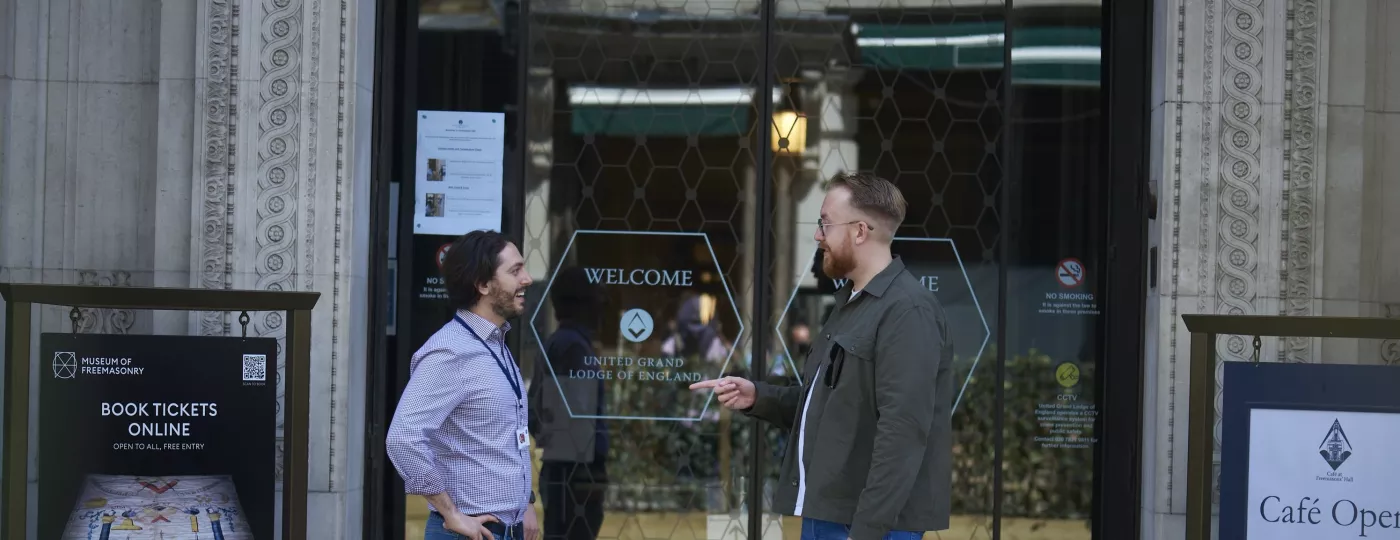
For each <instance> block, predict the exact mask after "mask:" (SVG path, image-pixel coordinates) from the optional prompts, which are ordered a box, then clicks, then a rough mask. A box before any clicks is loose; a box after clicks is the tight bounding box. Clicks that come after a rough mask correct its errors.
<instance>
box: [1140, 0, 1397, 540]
mask: <svg viewBox="0 0 1400 540" xmlns="http://www.w3.org/2000/svg"><path fill="white" fill-rule="evenodd" d="M1156 8H1157V13H1156V16H1155V19H1156V25H1155V42H1156V46H1155V48H1154V79H1155V83H1154V96H1153V102H1152V110H1153V115H1152V135H1153V149H1152V150H1153V155H1152V158H1153V162H1152V167H1151V174H1152V175H1153V177H1152V181H1153V182H1154V183H1155V184H1156V186H1155V189H1156V192H1157V193H1160V194H1162V196H1161V197H1160V198H1159V201H1160V202H1159V204H1160V205H1161V207H1160V208H1159V209H1158V216H1160V217H1159V218H1158V220H1157V222H1154V223H1152V224H1151V227H1150V239H1149V241H1150V242H1151V243H1152V245H1153V246H1155V247H1157V248H1158V253H1159V257H1158V260H1157V261H1156V262H1157V264H1158V266H1159V268H1160V272H1159V279H1158V280H1157V282H1156V283H1154V284H1152V285H1153V288H1152V289H1150V293H1151V296H1150V297H1149V300H1148V303H1149V311H1148V325H1149V327H1148V328H1147V333H1148V343H1147V347H1146V351H1147V352H1146V362H1147V381H1146V384H1145V387H1146V393H1145V400H1144V401H1145V402H1144V406H1143V410H1144V414H1145V418H1144V422H1145V424H1144V433H1145V436H1144V439H1145V440H1144V446H1143V448H1144V463H1143V470H1144V502H1145V506H1146V508H1145V510H1144V513H1145V515H1144V520H1143V527H1144V534H1143V537H1144V538H1175V537H1180V535H1181V534H1182V531H1183V528H1184V519H1185V515H1184V514H1185V502H1186V500H1185V499H1186V494H1185V488H1186V479H1185V472H1186V446H1185V443H1186V430H1187V424H1186V414H1185V413H1186V409H1187V403H1186V399H1187V396H1188V395H1189V392H1190V388H1189V386H1188V384H1187V381H1188V375H1189V374H1188V372H1187V370H1188V366H1189V363H1188V359H1189V335H1188V334H1187V331H1186V328H1185V326H1184V325H1182V323H1181V315H1183V314H1190V313H1217V314H1258V315H1288V316H1316V315H1340V316H1387V315H1388V316H1400V307H1397V308H1395V309H1390V308H1391V306H1397V305H1400V277H1396V276H1397V274H1396V273H1395V272H1394V270H1393V269H1394V268H1396V265H1397V264H1400V237H1397V236H1396V235H1394V234H1392V233H1391V232H1390V231H1395V230H1400V218H1396V217H1394V216H1393V215H1391V214H1394V212H1393V211H1392V212H1387V210H1388V209H1393V208H1395V207H1396V205H1397V204H1400V157H1397V153H1396V152H1394V151H1393V148H1394V147H1395V144H1394V141H1396V140H1400V122H1396V121H1393V120H1390V118H1393V117H1394V116H1395V115H1394V113H1393V112H1392V111H1394V110H1395V107H1396V106H1397V105H1400V75H1397V70H1394V69H1389V70H1387V69H1386V68H1387V67H1388V66H1387V64H1390V65H1393V64H1394V62H1393V61H1390V60H1389V58H1390V57H1392V56H1393V55H1389V54H1387V53H1388V51H1391V50H1394V49H1395V47H1396V46H1397V45H1400V39H1397V38H1395V37H1392V36H1394V35H1396V34H1397V32H1396V30H1400V7H1396V6H1394V5H1392V3H1390V2H1387V1H1385V0H1360V1H1350V0H1346V1H1343V0H1202V1H1200V2H1196V1H1194V0H1192V1H1187V0H1166V1H1159V2H1158V3H1157V4H1156ZM1251 341H1252V339H1251V337H1250V336H1222V337H1221V338H1220V342H1219V343H1218V346H1219V351H1220V355H1221V360H1226V361H1242V360H1248V359H1250V358H1251V357H1252V356H1253V355H1254V350H1253V347H1252V344H1251ZM1259 354H1260V358H1261V360H1263V361H1285V362H1326V363H1358V362H1378V361H1386V360H1388V359H1390V358H1392V357H1393V358H1396V359H1397V360H1400V345H1395V344H1394V343H1365V342H1359V341H1357V340H1314V339H1306V338H1284V339H1279V338H1264V339H1263V347H1262V350H1261V351H1260V352H1259ZM1388 355H1389V356H1388ZM1218 377H1219V374H1218V373H1217V385H1218V384H1219V379H1218ZM1219 399H1220V392H1218V391H1217V393H1216V403H1217V406H1219ZM1215 427H1216V437H1217V450H1218V441H1219V440H1220V437H1221V435H1222V434H1221V433H1220V423H1219V420H1218V418H1217V421H1216V426H1215Z"/></svg>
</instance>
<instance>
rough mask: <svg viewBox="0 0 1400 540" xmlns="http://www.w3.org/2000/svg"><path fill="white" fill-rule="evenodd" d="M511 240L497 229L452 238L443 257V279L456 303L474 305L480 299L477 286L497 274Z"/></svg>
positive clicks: (451, 299) (453, 303)
mask: <svg viewBox="0 0 1400 540" xmlns="http://www.w3.org/2000/svg"><path fill="white" fill-rule="evenodd" d="M510 243H511V241H510V239H509V238H507V237H506V235H504V234H501V233H498V232H496V231H472V232H469V233H467V234H464V235H462V237H461V238H458V239H457V240H455V241H453V242H452V246H451V247H449V248H447V255H446V256H444V257H443V260H442V281H443V283H444V284H445V285H446V286H447V298H448V300H450V301H451V302H452V305H453V307H455V308H457V309H471V308H472V307H473V306H475V305H476V303H477V301H479V300H481V291H480V290H478V287H480V286H481V285H483V284H486V283H487V282H490V281H491V278H493V277H495V275H496V268H497V267H499V266H500V265H501V252H502V251H504V250H505V249H506V246H507V245H510Z"/></svg>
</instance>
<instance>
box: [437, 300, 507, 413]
mask: <svg viewBox="0 0 1400 540" xmlns="http://www.w3.org/2000/svg"><path fill="white" fill-rule="evenodd" d="M452 318H453V319H455V320H456V321H457V324H460V325H462V328H466V329H467V333H468V334H471V335H472V337H474V338H476V340H477V341H480V342H481V346H482V347H486V352H489V353H491V358H494V359H495V360H496V367H498V368H501V374H502V375H505V376H506V381H509V382H510V389H511V390H514V391H515V400H516V401H519V400H520V398H521V395H520V383H518V382H515V376H513V375H511V372H510V371H509V370H507V369H506V364H505V362H502V361H501V357H499V356H496V351H493V350H491V346H490V345H487V344H486V340H484V339H481V336H478V335H476V331H475V330H472V327H471V326H468V325H467V321H464V320H462V317H461V316H460V315H458V316H454V317H452ZM501 350H503V351H504V350H505V343H501Z"/></svg>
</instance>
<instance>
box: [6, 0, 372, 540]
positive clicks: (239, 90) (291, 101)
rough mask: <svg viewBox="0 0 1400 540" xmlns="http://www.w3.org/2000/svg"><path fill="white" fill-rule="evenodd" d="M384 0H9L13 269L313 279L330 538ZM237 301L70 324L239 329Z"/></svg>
mask: <svg viewBox="0 0 1400 540" xmlns="http://www.w3.org/2000/svg"><path fill="white" fill-rule="evenodd" d="M102 6H106V4H102ZM108 7H109V6H108ZM374 8H375V4H374V1H373V0H349V1H346V2H331V1H328V0H197V1H190V2H158V1H137V2H128V3H124V4H123V7H122V9H119V10H112V9H106V8H105V7H103V8H102V9H96V8H95V4H92V3H91V2H88V1H83V0H56V1H42V0H0V15H2V16H0V36H3V39H0V43H3V45H0V65H2V66H4V68H3V70H0V100H3V101H0V109H3V110H5V111H6V114H5V115H4V116H3V122H4V123H3V126H0V128H2V129H3V132H0V133H3V135H0V141H3V150H0V152H3V153H0V280H5V281H18V282H43V283H85V284H95V285H103V286H152V285H154V286H172V287H197V288H222V289H257V290H303V291H318V292H320V293H321V294H322V296H321V301H320V304H319V305H318V307H317V309H316V311H315V312H314V314H313V323H312V325H313V332H314V334H315V341H314V343H313V346H312V359H313V366H312V369H311V372H312V380H311V385H312V390H311V395H312V404H311V405H312V412H311V414H312V422H311V425H312V429H313V432H312V433H311V434H310V445H311V448H310V461H311V470H310V471H309V488H310V491H311V494H310V502H309V504H310V508H309V509H308V511H309V514H310V523H311V526H312V527H313V528H314V530H316V531H318V534H325V535H328V537H334V538H357V537H358V536H359V534H358V532H359V530H360V502H361V500H362V498H361V494H360V491H359V490H360V489H361V486H362V483H363V482H362V476H363V473H362V466H361V461H362V460H361V456H362V455H363V437H362V434H363V433H364V429H363V417H364V399H363V397H364V396H363V395H364V379H365V375H366V374H365V372H364V369H365V363H364V360H365V351H364V342H363V336H364V335H365V333H366V332H367V331H368V329H367V328H366V327H365V325H366V319H365V315H364V314H365V313H366V312H367V311H368V297H367V281H366V280H367V274H368V263H369V261H368V258H367V257H368V238H369V231H368V230H367V226H368V218H369V212H368V207H369V206H368V205H369V202H370V201H369V198H368V195H369V193H370V190H369V176H368V175H369V172H370V169H369V136H370V122H371V119H372V115H371V114H370V110H371V105H372V100H371V91H372V80H373V73H372V69H373V51H374V43H373V41H374V20H373V16H374V12H375V10H374ZM40 312H41V314H42V319H41V320H40V331H62V330H67V329H68V327H69V322H68V317H67V312H66V310H64V309H63V308H45V309H42V310H40ZM251 315H252V321H253V322H252V324H250V325H249V328H248V331H249V334H250V335H258V336H271V337H276V338H278V339H279V340H280V339H282V338H284V337H285V328H284V322H285V321H284V320H283V318H282V316H281V314H278V313H253V314H251ZM236 317H237V314H236V313H194V314H181V313H154V314H153V313H149V312H140V311H136V312H133V311H129V310H90V311H84V312H83V317H82V318H81V319H80V321H79V325H78V326H79V329H80V330H82V331H89V332H98V333H124V332H129V333H151V332H155V333H160V334H199V335H226V334H236V333H238V332H239V331H240V329H239V328H238V324H237V322H236ZM278 368H279V370H280V369H281V368H282V364H281V362H280V360H279V365H278ZM280 397H281V389H280V388H279V399H280ZM279 425H280V424H279ZM279 448H280V443H279ZM34 450H36V449H34V448H31V456H32V455H33V451H34ZM276 457H278V456H266V459H269V460H272V459H275V458H276ZM32 467H33V464H32V459H31V473H30V480H31V482H33V481H37V478H35V472H34V470H33V469H32ZM280 475H281V471H279V480H280Z"/></svg>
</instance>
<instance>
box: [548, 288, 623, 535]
mask: <svg viewBox="0 0 1400 540" xmlns="http://www.w3.org/2000/svg"><path fill="white" fill-rule="evenodd" d="M549 296H550V298H549V301H550V305H551V306H552V307H553V309H554V317H555V319H556V320H557V321H558V323H559V326H558V329H556V330H555V331H554V333H553V334H550V336H549V338H548V339H546V340H545V342H544V349H545V353H546V355H547V356H546V358H548V360H549V362H548V363H547V364H546V363H545V362H536V363H535V377H534V381H535V382H534V383H533V384H532V386H533V387H535V388H538V390H537V391H536V392H534V393H535V394H536V396H535V399H537V400H538V405H537V406H536V407H534V409H533V410H534V411H535V417H536V418H537V419H538V420H537V421H536V422H532V423H533V424H535V425H536V426H537V427H536V428H534V429H536V430H537V432H536V435H535V437H536V443H537V444H538V446H539V447H540V448H541V449H542V450H543V459H542V461H543V463H542V464H541V466H540V495H541V499H543V501H544V536H545V538H546V539H549V540H595V539H596V538H598V532H599V531H600V530H601V529H602V526H603V503H604V499H605V496H606V494H607V485H608V478H607V476H608V473H607V461H608V446H609V444H608V443H609V441H608V430H607V424H605V423H604V421H603V420H602V419H601V418H576V416H593V417H598V416H604V415H605V414H606V411H607V409H606V395H607V394H606V393H605V390H606V386H605V385H606V379H605V378H604V377H602V375H603V374H604V373H606V372H605V371H604V370H603V369H602V368H601V367H600V366H599V362H597V358H598V353H597V349H596V348H595V347H594V345H593V343H594V339H595V337H596V335H597V330H598V324H599V317H598V316H599V314H601V313H602V312H603V306H604V303H605V302H604V300H603V295H602V291H601V290H600V289H599V287H598V286H597V285H594V284H593V283H592V282H591V281H589V279H588V276H587V274H586V273H585V272H584V270H583V269H582V268H578V267H569V268H564V269H560V270H559V273H558V275H557V276H556V277H555V278H554V283H553V285H552V286H551V288H550V292H549ZM571 410H572V411H573V412H572V414H570V411H571Z"/></svg>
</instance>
